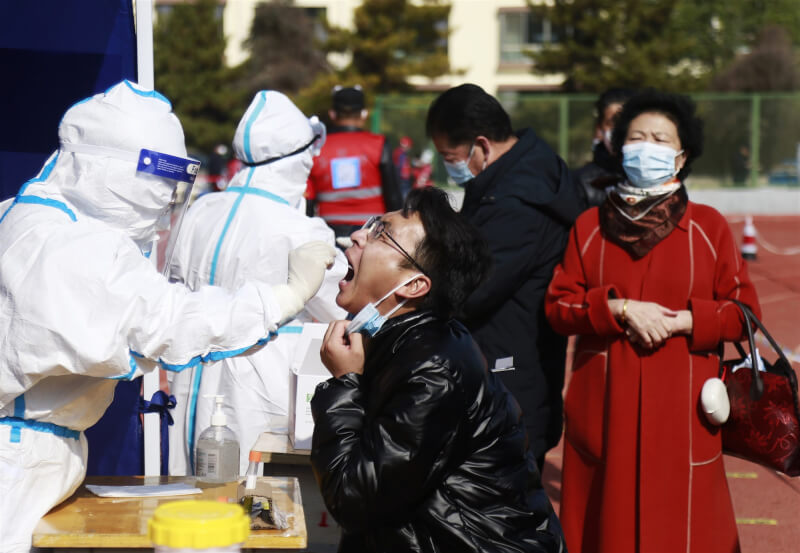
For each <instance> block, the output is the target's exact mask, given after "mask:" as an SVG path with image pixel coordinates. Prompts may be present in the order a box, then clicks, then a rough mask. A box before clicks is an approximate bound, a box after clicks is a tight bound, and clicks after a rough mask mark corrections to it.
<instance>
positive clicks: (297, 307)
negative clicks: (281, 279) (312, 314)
mask: <svg viewBox="0 0 800 553" xmlns="http://www.w3.org/2000/svg"><path fill="white" fill-rule="evenodd" d="M335 256H336V250H335V249H334V247H333V246H331V245H330V244H326V243H325V242H322V241H319V240H315V241H313V242H308V243H306V244H303V245H302V246H299V247H297V248H295V249H293V250H292V251H290V252H289V277H288V279H287V282H286V284H280V285H277V286H273V287H272V290H273V292H274V293H275V297H276V298H277V300H278V304H279V305H280V308H281V321H287V320H289V319H291V318H292V317H294V316H295V315H296V314H297V313H299V312H300V311H301V310H302V309H303V307H304V306H305V304H306V302H307V301H308V300H310V299H311V298H312V297H314V294H316V293H317V290H319V287H320V286H321V285H322V280H323V278H324V277H325V269H327V268H329V267H330V266H331V265H332V264H333V259H334V257H335Z"/></svg>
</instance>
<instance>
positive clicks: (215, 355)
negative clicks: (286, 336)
mask: <svg viewBox="0 0 800 553" xmlns="http://www.w3.org/2000/svg"><path fill="white" fill-rule="evenodd" d="M277 335H278V333H277V332H270V333H269V334H267V336H266V337H265V338H259V339H258V340H256V342H255V343H254V344H252V345H250V346H245V347H243V348H238V349H233V350H228V351H212V352H209V353H207V354H206V355H196V356H194V357H192V358H191V359H190V360H189V362H188V363H183V364H180V365H178V364H172V363H167V362H166V361H163V360H161V359H159V360H158V361H156V362H157V363H158V364H159V366H160V367H161V368H162V369H164V370H166V371H172V372H176V373H179V372H181V371H184V370H186V369H190V368H192V367H197V366H198V365H200V364H202V363H212V362H215V361H222V360H223V359H227V358H229V357H236V356H237V355H241V354H243V353H245V352H246V351H247V350H249V349H251V348H254V347H256V346H263V345H264V344H266V343H267V342H269V341H270V340H272V338H273V337H274V336H277ZM130 353H131V355H132V356H134V357H139V358H141V359H144V358H145V357H146V356H144V355H142V354H141V353H139V352H136V351H133V350H131V351H130Z"/></svg>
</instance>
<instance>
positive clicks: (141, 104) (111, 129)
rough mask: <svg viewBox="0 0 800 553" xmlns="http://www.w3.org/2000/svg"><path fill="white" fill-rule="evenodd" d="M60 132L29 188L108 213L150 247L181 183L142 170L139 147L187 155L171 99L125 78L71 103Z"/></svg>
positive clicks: (110, 220)
mask: <svg viewBox="0 0 800 553" xmlns="http://www.w3.org/2000/svg"><path fill="white" fill-rule="evenodd" d="M58 136H59V144H60V147H59V151H58V152H57V153H56V154H54V156H53V157H51V159H50V160H49V161H48V163H47V164H46V165H45V168H44V169H43V170H42V172H41V173H40V175H39V176H38V177H37V178H36V179H33V181H30V182H29V183H28V185H27V188H26V190H25V192H26V193H37V191H38V193H40V194H43V195H47V196H51V197H52V196H54V195H61V196H62V197H63V199H64V200H66V201H67V202H69V204H71V205H72V206H73V207H74V209H75V211H76V212H77V213H78V214H79V216H80V215H84V216H87V217H92V218H94V219H98V220H101V221H103V222H104V223H106V224H108V225H109V226H112V227H114V228H117V229H119V230H122V231H123V232H125V233H126V234H127V235H128V236H129V237H130V238H131V239H132V240H133V241H134V242H136V243H137V245H139V247H140V248H142V249H145V248H147V247H148V246H149V245H150V244H151V243H152V242H153V241H154V240H155V239H156V236H157V225H156V223H157V222H158V220H159V218H160V217H162V215H163V213H164V211H165V209H166V208H168V206H169V205H170V202H171V201H172V199H173V194H174V193H175V190H176V186H177V182H176V181H174V180H172V179H168V178H164V177H160V176H155V175H151V174H146V173H142V172H137V161H138V157H139V152H140V150H141V149H143V148H145V149H148V150H153V151H156V152H162V153H166V154H169V155H172V156H177V157H181V158H185V157H186V146H185V143H184V136H183V129H182V127H181V124H180V121H179V120H178V118H177V117H176V116H175V114H173V113H172V105H171V104H170V102H169V100H167V99H166V98H165V97H164V96H162V95H161V94H159V93H158V92H155V91H152V90H144V89H142V88H140V87H139V86H138V85H136V84H135V83H132V82H130V81H127V80H126V81H122V82H120V83H118V84H116V85H114V86H112V87H111V88H109V89H108V90H106V91H105V92H103V93H101V94H96V95H95V96H92V97H91V98H88V99H86V100H83V101H81V102H78V103H77V104H75V105H73V106H72V107H71V108H70V109H69V110H67V112H66V113H65V114H64V117H63V118H62V120H61V123H60V125H59V129H58Z"/></svg>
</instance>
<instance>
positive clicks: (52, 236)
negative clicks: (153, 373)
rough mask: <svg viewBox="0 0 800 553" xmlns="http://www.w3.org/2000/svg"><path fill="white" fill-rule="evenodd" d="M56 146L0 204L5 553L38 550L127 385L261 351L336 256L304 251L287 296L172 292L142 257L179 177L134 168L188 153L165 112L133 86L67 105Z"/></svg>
mask: <svg viewBox="0 0 800 553" xmlns="http://www.w3.org/2000/svg"><path fill="white" fill-rule="evenodd" d="M59 143H60V147H59V151H57V152H55V153H54V154H53V155H52V156H51V157H50V159H49V160H48V161H47V163H46V164H45V166H44V167H43V169H42V170H41V172H40V173H39V175H37V177H36V178H34V179H32V180H31V181H28V182H27V183H26V184H25V185H24V186H23V187H22V189H21V190H20V192H19V194H18V195H17V197H16V198H14V199H13V200H9V201H6V202H3V203H2V204H0V267H1V268H2V270H0V551H2V552H4V553H5V552H15V553H16V552H17V551H28V549H29V548H30V545H31V536H32V533H33V529H34V527H35V525H36V523H37V521H38V520H39V519H40V518H41V517H42V516H43V515H44V514H45V513H47V511H48V510H49V509H50V508H52V507H53V506H55V505H57V504H58V503H59V502H61V501H62V500H63V499H65V498H66V497H68V496H69V495H70V494H71V493H72V492H73V491H74V490H75V489H76V488H77V487H78V485H79V484H80V483H81V481H82V479H83V477H84V474H85V470H86V469H85V467H86V457H87V446H86V439H85V437H84V434H83V430H85V429H86V428H87V427H89V426H91V425H93V424H94V423H95V422H96V421H97V420H98V419H99V418H100V416H101V415H102V414H103V412H104V411H105V409H106V407H107V406H108V405H109V404H110V402H111V400H112V397H113V393H114V387H115V385H116V383H117V380H119V379H131V378H136V377H138V376H140V375H141V374H142V373H143V372H146V371H149V370H152V369H154V368H155V367H157V366H158V365H159V364H160V365H161V366H162V367H164V368H168V369H171V370H181V369H183V368H185V367H190V366H194V365H196V364H199V363H201V362H202V361H204V360H208V359H216V358H220V357H224V356H227V355H230V354H231V353H236V352H240V351H244V350H246V349H247V348H249V347H252V346H253V345H255V344H260V343H266V341H267V338H268V336H269V335H270V333H273V332H275V331H277V327H278V324H279V323H280V322H281V321H282V320H286V319H288V318H290V317H291V316H293V315H294V314H295V313H296V312H297V311H298V310H299V308H300V307H302V305H303V304H304V303H305V301H306V300H307V299H308V298H309V297H310V296H311V295H313V294H314V292H316V290H317V288H318V287H319V284H320V283H321V281H322V277H323V273H324V267H325V265H326V264H328V263H330V262H331V261H332V259H333V255H334V253H333V251H332V249H331V248H330V247H329V246H327V245H325V244H319V243H317V244H316V245H315V248H316V249H315V248H309V249H306V250H301V251H299V252H294V253H293V254H292V255H293V259H292V264H291V267H290V271H289V273H290V276H289V283H288V284H282V285H280V286H270V285H268V284H265V283H261V282H249V283H246V284H243V285H242V286H241V287H239V288H238V289H237V290H235V291H228V290H224V289H222V288H219V287H213V286H208V287H205V288H202V289H199V290H197V291H195V292H192V291H190V290H188V289H187V288H186V287H185V286H182V285H180V284H170V283H168V281H167V280H166V279H165V278H164V277H163V276H162V275H161V274H160V273H159V272H158V271H157V270H156V268H155V267H154V265H153V264H152V263H151V262H150V261H149V260H148V259H147V258H146V257H145V256H144V255H143V254H142V250H143V249H146V248H149V247H150V244H151V243H152V241H153V240H154V239H155V237H156V227H157V222H158V221H159V219H162V220H163V215H164V213H165V212H166V211H168V210H169V207H170V202H171V201H172V198H173V193H174V191H175V186H176V181H175V180H171V179H167V178H163V177H161V176H155V175H150V174H144V173H142V172H141V171H139V170H137V160H138V162H139V164H140V165H141V163H142V160H143V159H144V157H143V153H144V152H141V153H140V150H141V149H142V148H147V149H149V150H153V151H156V152H162V153H165V154H169V155H172V156H176V157H177V158H185V157H186V147H185V145H184V137H183V130H182V129H181V125H180V122H179V121H178V119H177V117H175V115H174V114H173V113H172V107H171V105H170V103H169V101H168V100H167V99H166V98H164V97H163V96H161V95H160V94H158V93H157V92H154V91H145V90H141V89H139V88H138V87H137V86H136V85H135V84H133V83H130V82H128V81H123V82H122V83H119V84H117V85H114V86H113V87H111V88H109V89H108V90H107V91H106V92H105V93H102V94H98V95H95V96H93V97H91V98H88V99H86V100H84V101H82V102H79V103H77V104H75V105H74V106H72V107H71V108H70V109H69V110H68V111H67V112H66V114H65V115H64V117H63V119H62V120H61V123H60V125H59ZM184 161H188V160H184ZM149 162H150V158H149V157H147V160H146V161H145V163H149ZM169 168H170V167H169V166H168V167H167V169H169ZM172 168H173V169H174V166H172ZM298 306H299V307H298ZM267 347H269V346H267Z"/></svg>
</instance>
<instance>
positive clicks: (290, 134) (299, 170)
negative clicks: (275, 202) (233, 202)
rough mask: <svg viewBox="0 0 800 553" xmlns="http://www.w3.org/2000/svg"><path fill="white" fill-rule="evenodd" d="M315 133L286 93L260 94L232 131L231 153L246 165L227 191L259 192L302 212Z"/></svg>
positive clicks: (267, 92)
mask: <svg viewBox="0 0 800 553" xmlns="http://www.w3.org/2000/svg"><path fill="white" fill-rule="evenodd" d="M323 129H324V127H323ZM319 134H320V131H318V130H316V129H315V128H314V127H313V126H312V122H311V120H309V119H308V118H307V117H306V116H305V115H303V113H302V112H301V111H300V110H299V109H298V108H297V107H296V106H295V105H294V104H293V103H292V101H291V100H290V99H289V98H287V97H286V96H285V95H284V94H281V93H280V92H276V91H274V90H262V91H260V92H258V93H257V94H256V95H255V97H254V98H253V101H252V102H251V103H250V106H249V107H248V108H247V111H245V113H244V115H243V116H242V119H241V121H240V122H239V126H238V127H237V128H236V134H235V135H234V138H233V149H234V152H235V154H236V157H237V158H238V159H239V160H241V161H242V162H243V163H244V164H245V165H244V167H243V168H242V170H240V171H239V172H238V173H236V175H235V176H234V177H233V179H232V180H231V182H230V184H229V188H232V187H246V188H249V187H253V188H259V189H261V190H265V191H267V192H269V193H271V194H275V195H277V196H279V197H280V198H282V199H284V200H285V201H286V202H288V203H289V205H291V206H293V207H295V208H297V209H299V210H301V211H304V210H305V201H304V199H303V193H304V192H305V189H306V181H307V180H308V174H309V173H310V172H311V166H312V165H313V155H314V154H313V150H314V142H315V136H318V135H319ZM321 138H324V137H321ZM320 147H321V146H320ZM265 161H266V162H267V163H263V162H265Z"/></svg>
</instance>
